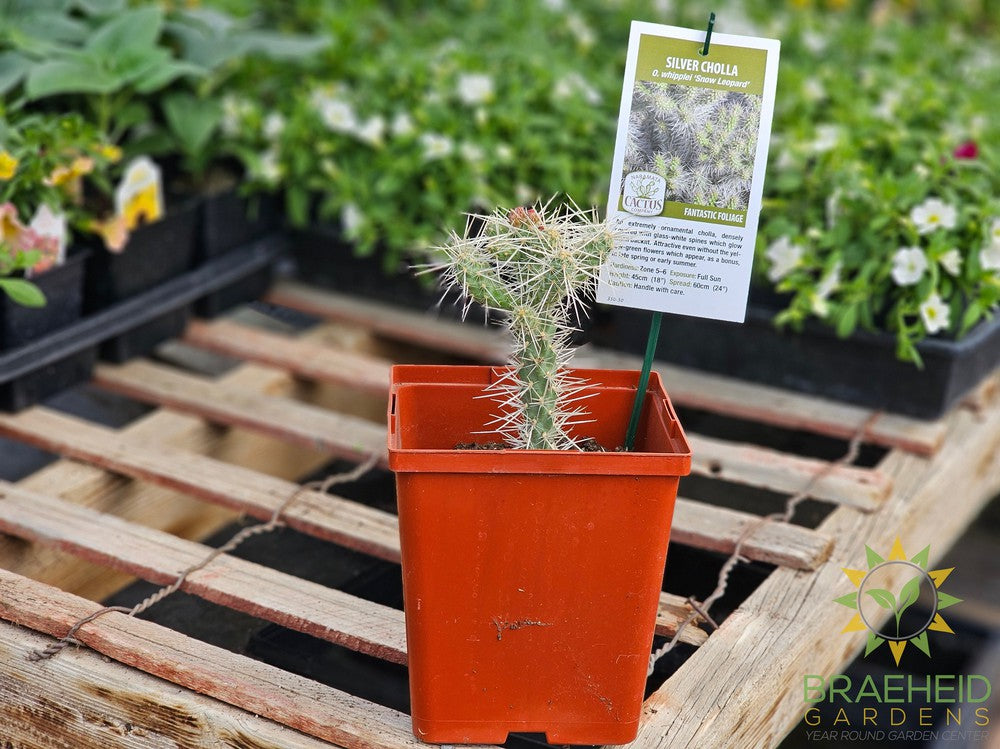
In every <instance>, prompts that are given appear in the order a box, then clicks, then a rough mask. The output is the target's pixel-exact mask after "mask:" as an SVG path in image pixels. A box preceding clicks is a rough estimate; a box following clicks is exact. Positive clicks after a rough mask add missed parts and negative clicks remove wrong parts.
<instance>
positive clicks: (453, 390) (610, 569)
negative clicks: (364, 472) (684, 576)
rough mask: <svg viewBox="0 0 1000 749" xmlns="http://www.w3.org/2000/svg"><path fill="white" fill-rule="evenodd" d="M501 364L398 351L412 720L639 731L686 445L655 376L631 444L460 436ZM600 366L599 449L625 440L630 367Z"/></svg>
mask: <svg viewBox="0 0 1000 749" xmlns="http://www.w3.org/2000/svg"><path fill="white" fill-rule="evenodd" d="M499 373H500V370H498V369H495V368H491V367H433V366H396V367H393V370H392V390H391V399H390V406H389V464H390V466H391V467H392V469H393V471H395V473H396V487H397V496H398V503H399V527H400V537H401V544H402V565H403V593H404V605H405V610H406V640H407V650H408V653H409V675H410V699H411V708H412V710H411V711H412V715H413V730H414V733H415V734H416V736H417V737H418V738H420V739H422V740H424V741H428V742H435V743H452V742H454V743H501V742H503V741H504V740H505V739H506V737H507V734H508V733H509V732H544V733H545V734H546V737H547V739H548V741H550V742H552V743H571V744H621V743H626V742H628V741H631V740H632V739H634V738H635V736H636V733H637V731H638V723H639V712H640V710H641V707H642V698H643V690H644V687H645V681H646V668H647V663H648V658H649V653H650V649H651V646H652V641H653V628H654V624H655V620H656V611H657V606H658V601H659V594H660V589H661V585H662V582H663V570H664V563H665V561H666V555H667V541H668V539H669V536H670V522H671V518H672V516H673V509H674V500H675V499H676V496H677V482H678V478H679V477H680V476H682V475H686V474H687V473H689V471H690V466H691V451H690V448H689V447H688V444H687V440H686V438H685V436H684V432H683V429H682V428H681V425H680V423H679V422H678V420H677V417H676V415H675V414H674V411H673V408H672V406H671V404H670V400H669V399H668V397H667V394H666V392H665V391H664V390H663V386H662V384H661V382H660V379H659V377H658V376H657V375H656V374H655V373H654V374H653V375H652V377H651V379H650V383H649V388H648V390H647V395H646V398H645V404H644V410H643V414H642V419H641V421H640V424H639V432H638V435H637V439H636V451H635V452H630V453H622V452H604V453H582V452H578V451H554V450H495V451H494V450H456V449H454V446H455V445H456V444H459V443H462V442H468V441H470V440H475V439H476V438H477V436H478V438H479V439H482V440H486V439H488V437H484V436H482V435H476V432H481V431H482V430H483V425H484V424H486V423H487V422H488V421H489V420H490V415H491V414H492V413H495V412H496V410H497V405H496V403H494V402H493V401H491V400H490V399H489V398H484V397H483V388H484V387H485V386H486V385H487V384H489V383H490V382H492V381H494V380H495V379H496V378H497V377H498V376H499ZM576 374H577V376H581V377H585V378H587V379H588V380H589V381H590V382H592V383H595V384H594V385H593V386H592V387H591V388H590V392H591V393H592V397H590V398H589V399H588V400H587V401H586V404H587V408H588V410H589V411H590V413H591V415H592V417H593V419H594V421H593V422H592V423H588V424H584V425H581V426H579V427H578V431H579V435H580V436H587V437H594V438H596V439H597V440H598V441H599V442H600V443H601V444H602V445H603V446H605V447H606V448H614V447H616V446H618V445H621V444H622V443H623V442H624V436H625V429H626V425H627V421H628V417H629V413H630V409H631V405H632V401H633V398H634V394H635V388H636V385H637V382H638V373H637V372H622V371H613V370H577V371H576Z"/></svg>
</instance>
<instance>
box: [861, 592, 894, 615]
mask: <svg viewBox="0 0 1000 749" xmlns="http://www.w3.org/2000/svg"><path fill="white" fill-rule="evenodd" d="M865 594H866V595H869V596H871V597H872V599H873V600H874V601H875V603H877V604H878V605H879V606H881V607H882V608H884V609H888V610H889V611H893V610H894V609H895V608H896V597H895V596H894V595H893V594H892V593H890V592H889V591H888V590H884V589H882V588H874V589H872V590H866V591H865Z"/></svg>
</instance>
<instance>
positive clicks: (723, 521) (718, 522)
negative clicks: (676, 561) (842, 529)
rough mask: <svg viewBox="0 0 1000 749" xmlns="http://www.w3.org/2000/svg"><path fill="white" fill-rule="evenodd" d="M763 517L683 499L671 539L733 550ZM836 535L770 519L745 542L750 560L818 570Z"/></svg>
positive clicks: (677, 510)
mask: <svg viewBox="0 0 1000 749" xmlns="http://www.w3.org/2000/svg"><path fill="white" fill-rule="evenodd" d="M759 522H760V517H759V516H757V515H752V514H750V513H746V512H740V511H739V510H730V509H728V508H725V507H716V506H714V505H707V504H704V503H703V502H695V501H692V500H686V499H683V498H678V499H677V505H676V506H675V508H674V525H673V528H672V529H671V531H670V539H671V541H676V542H677V543H681V544H685V545H687V546H695V547H697V548H699V549H708V550H710V551H719V552H723V553H725V554H729V553H732V551H733V550H734V549H735V548H736V542H737V540H738V539H739V538H740V536H741V535H743V533H744V531H746V529H747V528H748V527H750V526H751V525H754V524H756V523H759ZM832 548H833V537H832V536H830V535H829V534H825V533H817V532H816V531H814V530H811V529H809V528H803V527H802V526H800V525H792V524H790V523H778V522H768V523H765V524H763V525H761V526H760V527H759V528H758V529H757V530H756V531H754V532H753V534H752V535H751V536H749V538H748V539H747V540H746V541H745V542H744V544H743V547H742V550H741V554H742V555H743V556H744V557H746V558H747V559H753V560H754V561H758V562H767V563H768V564H777V565H781V566H783V567H791V568H793V569H799V570H814V569H816V568H817V567H819V566H820V565H821V564H822V563H823V562H825V561H826V559H827V558H828V557H829V556H830V550H831V549H832Z"/></svg>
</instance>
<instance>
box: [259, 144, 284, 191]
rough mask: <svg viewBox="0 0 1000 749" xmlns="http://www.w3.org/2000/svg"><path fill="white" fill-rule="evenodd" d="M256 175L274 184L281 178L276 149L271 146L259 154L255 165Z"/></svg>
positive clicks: (279, 162)
mask: <svg viewBox="0 0 1000 749" xmlns="http://www.w3.org/2000/svg"><path fill="white" fill-rule="evenodd" d="M257 176H258V177H260V178H261V179H262V180H263V181H264V182H266V183H268V184H271V185H273V184H275V183H276V182H277V181H278V180H280V179H281V161H280V159H279V158H278V152H277V150H276V149H274V148H271V149H268V150H267V151H264V153H262V154H261V155H260V162H259V163H258V165H257Z"/></svg>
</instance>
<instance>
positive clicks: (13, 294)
mask: <svg viewBox="0 0 1000 749" xmlns="http://www.w3.org/2000/svg"><path fill="white" fill-rule="evenodd" d="M0 289H3V290H4V291H5V292H7V296H9V297H10V298H11V300H12V301H13V302H15V303H16V304H20V305H21V306H23V307H44V306H45V301H46V300H45V294H43V293H42V290H41V289H39V288H38V287H37V286H35V284H33V283H31V281H25V280H24V279H23V278H0Z"/></svg>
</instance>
